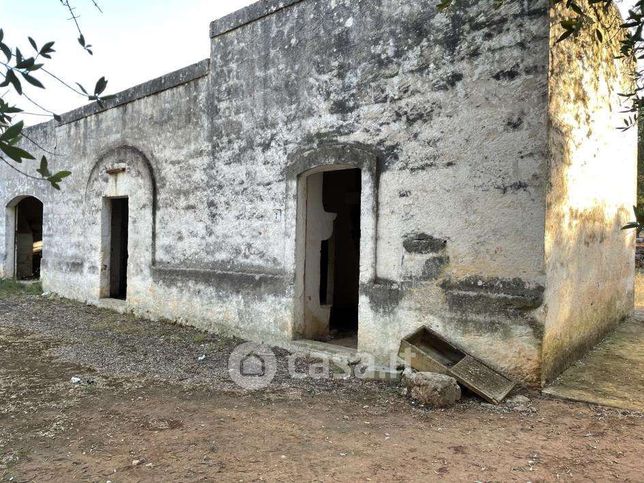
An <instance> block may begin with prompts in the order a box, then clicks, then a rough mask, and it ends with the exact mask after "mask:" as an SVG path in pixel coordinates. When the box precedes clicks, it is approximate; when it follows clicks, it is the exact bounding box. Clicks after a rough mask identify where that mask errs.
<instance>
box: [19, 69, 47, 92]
mask: <svg viewBox="0 0 644 483" xmlns="http://www.w3.org/2000/svg"><path fill="white" fill-rule="evenodd" d="M21 74H22V76H23V77H24V78H25V80H26V81H27V82H29V83H30V84H31V85H32V86H36V87H40V88H41V89H44V88H45V86H44V85H42V82H40V81H39V80H38V79H36V78H35V77H34V76H32V75H29V74H27V73H26V72H21Z"/></svg>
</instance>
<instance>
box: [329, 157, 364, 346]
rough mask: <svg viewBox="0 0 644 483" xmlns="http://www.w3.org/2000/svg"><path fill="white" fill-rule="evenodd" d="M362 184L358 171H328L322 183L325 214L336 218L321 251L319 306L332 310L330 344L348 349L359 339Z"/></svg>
mask: <svg viewBox="0 0 644 483" xmlns="http://www.w3.org/2000/svg"><path fill="white" fill-rule="evenodd" d="M361 183H362V181H361V171H360V170H359V169H344V170H338V171H327V172H324V178H323V181H322V205H323V207H324V211H326V212H327V213H335V214H336V217H335V220H334V221H333V234H332V235H331V238H329V239H327V240H323V241H322V244H321V247H320V304H321V305H325V304H326V305H330V306H331V311H330V316H329V335H330V337H331V340H332V341H333V342H335V343H339V344H342V345H348V346H354V345H356V344H357V335H358V301H359V292H360V290H359V288H360V192H361Z"/></svg>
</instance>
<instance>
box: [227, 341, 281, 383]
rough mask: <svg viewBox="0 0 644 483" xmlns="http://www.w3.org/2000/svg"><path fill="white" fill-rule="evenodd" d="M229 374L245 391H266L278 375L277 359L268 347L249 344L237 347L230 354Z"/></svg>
mask: <svg viewBox="0 0 644 483" xmlns="http://www.w3.org/2000/svg"><path fill="white" fill-rule="evenodd" d="M228 373H229V374H230V378H231V379H232V380H233V381H234V382H235V383H236V384H237V385H239V386H240V387H243V388H244V389H248V390H257V389H264V388H265V387H267V386H268V385H269V384H270V383H271V382H272V381H273V378H274V377H275V374H276V373H277V359H276V358H275V354H274V353H273V351H272V350H271V348H270V347H268V346H267V345H264V344H255V343H253V342H247V343H245V344H241V345H239V346H237V347H236V348H235V350H234V351H233V352H232V353H231V354H230V357H229V358H228Z"/></svg>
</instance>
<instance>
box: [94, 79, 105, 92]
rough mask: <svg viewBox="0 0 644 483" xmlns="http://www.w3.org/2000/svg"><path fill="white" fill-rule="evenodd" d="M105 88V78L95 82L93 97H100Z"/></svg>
mask: <svg viewBox="0 0 644 483" xmlns="http://www.w3.org/2000/svg"><path fill="white" fill-rule="evenodd" d="M106 87H107V79H105V77H101V78H100V79H99V80H98V81H97V82H96V87H94V95H95V96H100V95H101V94H102V93H103V91H104V90H105V88H106Z"/></svg>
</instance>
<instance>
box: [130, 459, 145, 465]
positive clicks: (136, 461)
mask: <svg viewBox="0 0 644 483" xmlns="http://www.w3.org/2000/svg"><path fill="white" fill-rule="evenodd" d="M143 463H144V461H143V460H132V466H140V465H142V464H143Z"/></svg>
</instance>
